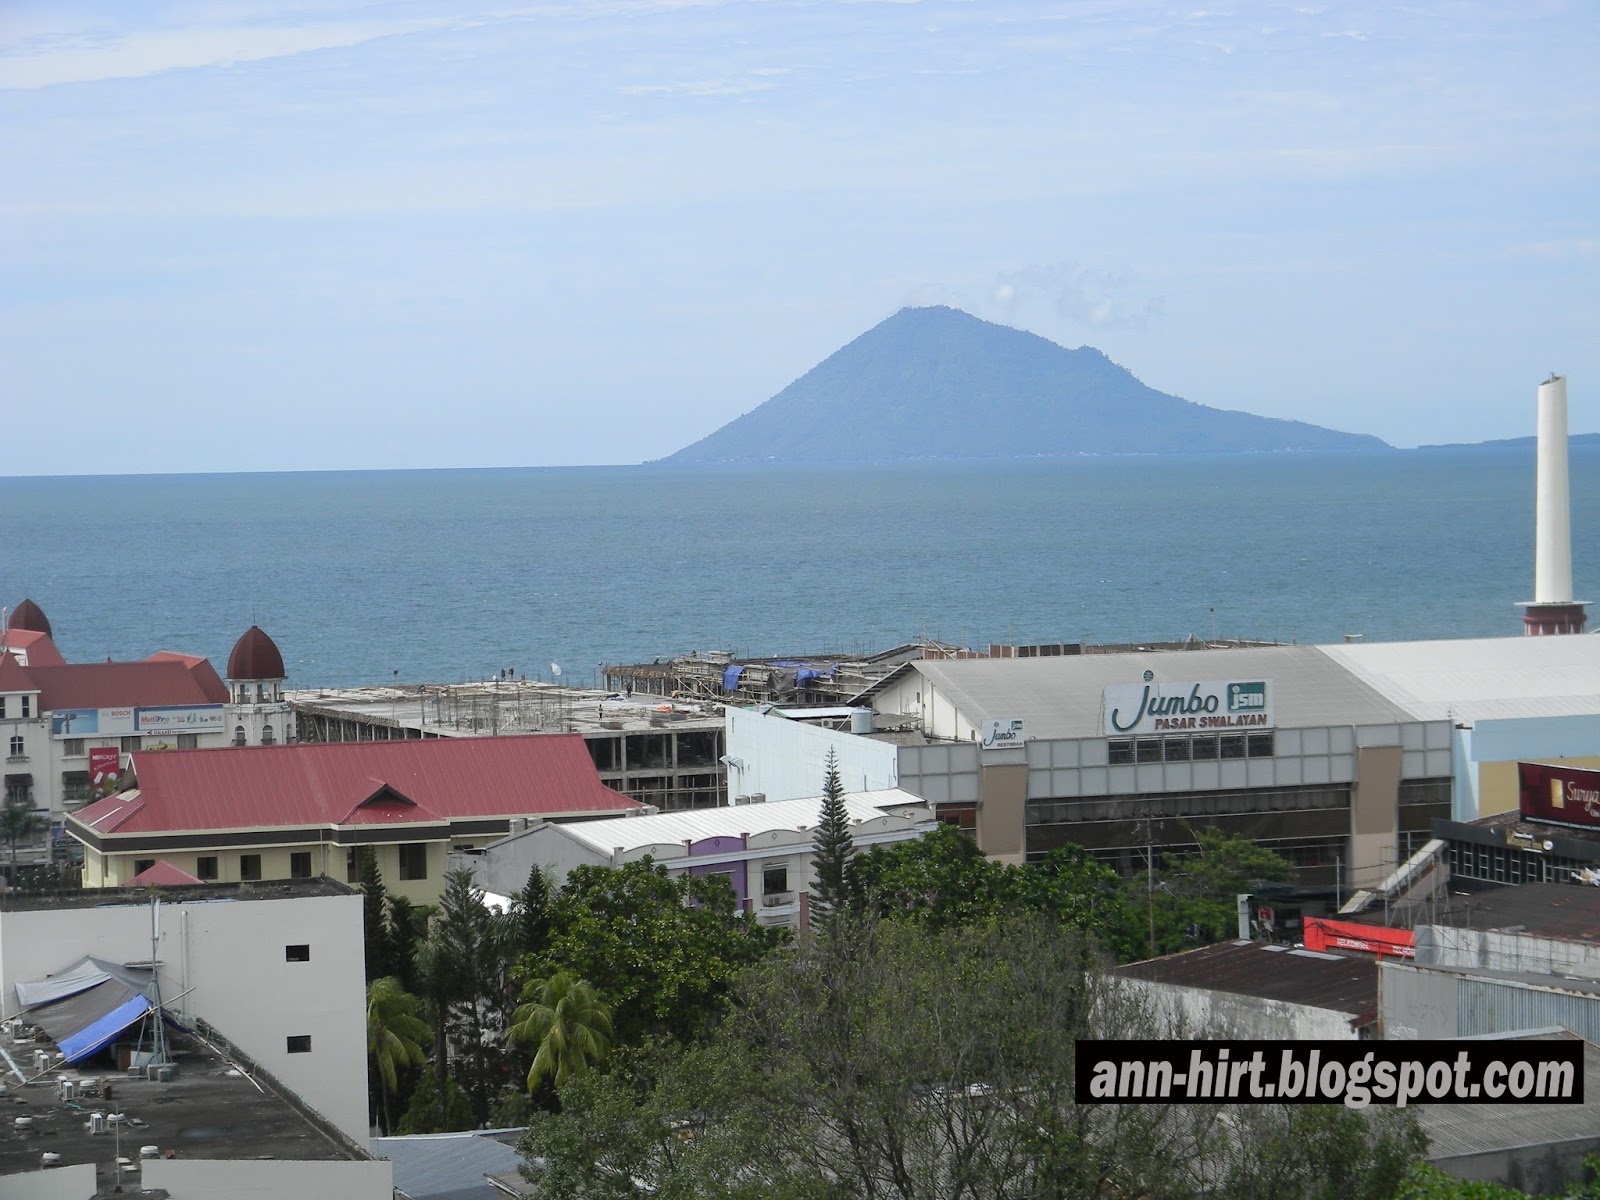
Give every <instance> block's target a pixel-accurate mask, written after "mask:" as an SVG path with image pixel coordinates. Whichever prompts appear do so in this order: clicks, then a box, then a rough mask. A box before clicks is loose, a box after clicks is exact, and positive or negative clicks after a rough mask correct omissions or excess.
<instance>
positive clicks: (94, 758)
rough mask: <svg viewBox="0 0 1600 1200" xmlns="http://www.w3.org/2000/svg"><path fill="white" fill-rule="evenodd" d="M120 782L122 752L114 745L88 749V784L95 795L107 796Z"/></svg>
mask: <svg viewBox="0 0 1600 1200" xmlns="http://www.w3.org/2000/svg"><path fill="white" fill-rule="evenodd" d="M121 782H122V753H121V751H119V750H118V749H117V748H116V747H115V746H92V747H90V749H89V786H90V788H92V789H93V790H94V794H95V795H96V796H109V795H110V794H111V793H112V792H114V791H116V790H117V785H118V784H119V783H121Z"/></svg>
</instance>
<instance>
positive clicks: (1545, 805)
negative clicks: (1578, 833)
mask: <svg viewBox="0 0 1600 1200" xmlns="http://www.w3.org/2000/svg"><path fill="white" fill-rule="evenodd" d="M1517 784H1518V791H1519V800H1520V804H1519V807H1520V809H1521V812H1522V815H1523V816H1524V817H1526V818H1527V819H1528V820H1530V821H1540V822H1542V823H1544V824H1546V825H1570V826H1572V827H1573V828H1575V829H1595V828H1600V771H1593V770H1585V769H1583V768H1582V767H1553V766H1548V765H1546V764H1544V763H1518V764H1517Z"/></svg>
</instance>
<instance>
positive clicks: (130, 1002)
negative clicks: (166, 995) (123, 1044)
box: [56, 996, 150, 1063]
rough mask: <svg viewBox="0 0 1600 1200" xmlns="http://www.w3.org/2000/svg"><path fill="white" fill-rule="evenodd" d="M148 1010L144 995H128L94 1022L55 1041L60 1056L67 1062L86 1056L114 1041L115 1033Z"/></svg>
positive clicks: (147, 1002)
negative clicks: (61, 1039) (59, 1049)
mask: <svg viewBox="0 0 1600 1200" xmlns="http://www.w3.org/2000/svg"><path fill="white" fill-rule="evenodd" d="M149 1011H150V1001H149V1000H148V999H146V998H145V997H144V996H130V997H129V998H128V999H127V1000H125V1001H123V1002H122V1003H121V1004H119V1005H117V1007H116V1008H113V1009H112V1010H111V1011H110V1012H108V1013H106V1014H105V1016H103V1017H101V1018H100V1019H99V1020H98V1021H96V1022H95V1023H94V1024H92V1025H90V1026H88V1027H87V1028H85V1029H80V1030H79V1031H78V1032H77V1033H75V1034H73V1035H72V1036H71V1037H69V1038H66V1039H65V1040H63V1041H60V1042H57V1043H56V1044H57V1045H58V1046H60V1047H61V1056H62V1057H63V1058H65V1059H66V1060H67V1061H68V1062H69V1063H75V1062H77V1061H78V1060H79V1059H84V1058H88V1057H89V1055H91V1054H93V1053H94V1052H95V1051H96V1050H99V1049H101V1048H102V1047H104V1046H107V1045H109V1044H110V1043H111V1042H113V1041H115V1040H116V1036H117V1034H119V1033H121V1032H122V1031H123V1030H124V1029H126V1028H127V1027H128V1026H129V1025H132V1024H133V1023H134V1022H135V1021H137V1020H138V1019H139V1018H140V1017H142V1016H144V1015H145V1013H147V1012H149Z"/></svg>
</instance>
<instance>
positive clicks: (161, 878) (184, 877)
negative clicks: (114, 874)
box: [128, 858, 205, 887]
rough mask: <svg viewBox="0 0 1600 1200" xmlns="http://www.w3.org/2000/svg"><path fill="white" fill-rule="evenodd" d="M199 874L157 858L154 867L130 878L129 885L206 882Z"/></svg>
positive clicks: (180, 884) (153, 885) (161, 885)
mask: <svg viewBox="0 0 1600 1200" xmlns="http://www.w3.org/2000/svg"><path fill="white" fill-rule="evenodd" d="M204 882H205V880H203V879H201V878H200V877H199V876H198V875H191V874H189V872H187V871H185V870H182V869H180V868H178V867H175V866H173V865H172V864H171V863H169V862H168V861H167V860H166V859H164V858H161V859H157V860H156V863H155V865H154V866H152V867H146V868H145V869H144V870H143V871H140V872H139V873H138V874H137V875H135V876H134V877H133V878H132V879H130V880H128V886H129V887H183V886H185V885H186V884H194V883H204Z"/></svg>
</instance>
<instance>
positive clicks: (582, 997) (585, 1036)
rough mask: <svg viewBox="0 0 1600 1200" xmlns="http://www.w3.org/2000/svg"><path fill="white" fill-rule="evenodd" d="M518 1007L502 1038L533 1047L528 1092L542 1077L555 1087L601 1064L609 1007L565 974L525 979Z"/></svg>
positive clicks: (605, 1048)
mask: <svg viewBox="0 0 1600 1200" xmlns="http://www.w3.org/2000/svg"><path fill="white" fill-rule="evenodd" d="M522 1000H523V1003H522V1006H521V1007H519V1008H518V1009H517V1013H516V1018H515V1023H514V1024H513V1025H512V1026H511V1028H510V1029H509V1030H507V1032H506V1036H507V1037H508V1038H510V1040H511V1041H513V1042H515V1043H517V1044H518V1045H524V1046H528V1045H537V1046H538V1047H539V1048H538V1050H537V1051H536V1052H535V1053H534V1056H533V1066H531V1067H529V1068H528V1090H529V1091H530V1092H531V1091H533V1090H534V1089H535V1088H537V1087H538V1086H539V1085H540V1084H541V1083H543V1082H544V1081H545V1080H546V1079H549V1080H552V1081H553V1082H554V1083H555V1085H556V1087H558V1088H559V1087H561V1086H562V1085H563V1084H565V1083H566V1082H567V1080H569V1079H572V1078H574V1077H576V1076H579V1075H582V1074H584V1072H586V1071H587V1070H588V1069H589V1067H590V1066H591V1065H595V1066H598V1065H599V1064H600V1063H602V1062H604V1061H605V1057H606V1052H607V1051H608V1050H609V1049H610V1048H611V1007H610V1006H609V1005H607V1004H605V1003H603V1002H602V1001H601V999H600V997H599V996H597V995H596V994H595V990H594V988H593V987H591V986H590V985H589V984H587V983H585V982H584V981H583V980H581V979H574V978H573V977H572V974H571V972H568V971H557V972H556V973H555V974H554V975H552V976H550V978H549V979H531V980H529V981H528V983H527V986H525V987H524V988H523V989H522Z"/></svg>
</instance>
